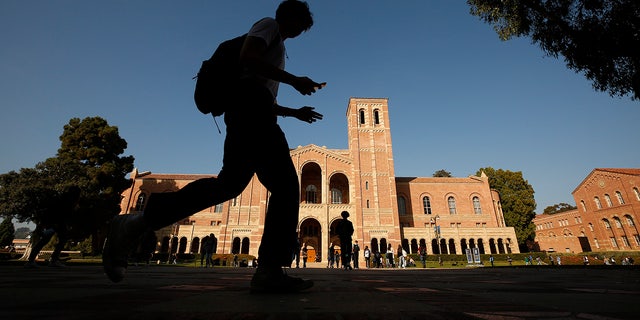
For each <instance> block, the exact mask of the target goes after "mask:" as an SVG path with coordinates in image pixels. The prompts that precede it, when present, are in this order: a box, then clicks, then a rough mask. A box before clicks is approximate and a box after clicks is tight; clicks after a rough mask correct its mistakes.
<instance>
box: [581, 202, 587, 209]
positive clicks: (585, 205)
mask: <svg viewBox="0 0 640 320" xmlns="http://www.w3.org/2000/svg"><path fill="white" fill-rule="evenodd" d="M580 206H582V212H587V204H586V203H584V200H580Z"/></svg>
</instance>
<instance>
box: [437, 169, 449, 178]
mask: <svg viewBox="0 0 640 320" xmlns="http://www.w3.org/2000/svg"><path fill="white" fill-rule="evenodd" d="M433 177H435V178H438V177H447V178H449V177H451V172H449V171H447V170H445V169H440V170H438V171H436V172H434V173H433Z"/></svg>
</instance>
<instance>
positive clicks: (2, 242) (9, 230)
mask: <svg viewBox="0 0 640 320" xmlns="http://www.w3.org/2000/svg"><path fill="white" fill-rule="evenodd" d="M11 220H12V219H11V217H6V218H4V220H2V223H0V248H4V247H6V246H8V245H11V244H12V243H13V239H15V233H16V229H15V227H14V226H13V222H12V221H11Z"/></svg>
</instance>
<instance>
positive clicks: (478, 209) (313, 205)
mask: <svg viewBox="0 0 640 320" xmlns="http://www.w3.org/2000/svg"><path fill="white" fill-rule="evenodd" d="M388 111H389V106H388V100H387V99H374V98H351V99H350V100H349V105H348V107H347V128H348V137H347V138H348V149H329V148H326V147H319V146H316V145H313V144H310V145H306V146H302V147H298V148H295V149H292V150H291V157H292V159H293V162H294V165H295V166H296V168H297V171H298V175H299V180H300V187H301V190H300V191H301V192H300V194H301V197H300V216H299V223H298V230H299V235H300V241H301V243H305V244H306V245H307V247H308V249H309V257H314V256H315V254H316V253H317V254H318V255H319V256H320V258H321V259H322V260H326V251H327V248H328V246H329V244H331V243H334V244H339V240H338V237H337V235H336V234H335V226H336V223H337V221H338V220H339V219H340V213H341V212H342V211H343V210H347V211H349V212H350V213H351V216H350V220H351V221H352V222H353V224H354V228H355V233H354V240H358V242H359V243H360V245H361V247H362V248H364V246H365V245H366V246H369V247H370V248H371V249H372V250H373V251H380V252H382V253H384V252H386V247H387V245H388V244H391V245H392V246H393V248H394V250H395V248H397V246H398V245H400V244H401V245H402V246H403V248H404V249H405V250H406V251H407V252H409V253H416V252H417V250H418V246H419V245H421V244H424V245H425V246H426V247H427V251H428V253H429V254H433V253H441V254H464V253H465V250H466V249H467V248H478V250H479V251H480V253H511V252H518V246H517V240H516V235H515V231H514V229H513V228H511V227H506V226H505V224H504V218H503V214H502V210H501V207H500V197H499V195H498V193H497V192H495V191H494V190H491V187H490V186H489V181H488V178H487V177H486V175H484V174H483V175H482V176H480V177H476V176H470V177H466V178H458V177H456V178H453V177H452V178H433V177H396V176H395V173H394V163H393V152H392V143H391V128H390V122H389V112H388ZM203 177H210V175H185V174H155V173H150V172H138V171H137V169H136V170H134V171H133V172H132V173H131V179H132V181H133V183H132V186H131V188H130V189H128V190H126V191H125V192H124V193H123V200H122V206H121V207H122V213H123V214H126V213H131V212H136V211H142V210H144V205H145V200H146V199H147V197H148V196H149V194H150V193H152V192H166V191H174V190H177V189H179V188H181V187H183V186H184V185H186V184H188V183H189V182H191V181H193V180H196V179H199V178H203ZM268 196H269V194H268V192H267V190H266V189H265V188H264V187H263V186H262V185H261V184H260V182H259V181H258V180H257V178H256V177H255V176H254V178H253V179H252V180H251V182H250V183H249V185H248V186H247V188H246V189H245V190H244V191H243V192H242V194H240V195H239V196H238V197H236V198H235V199H232V200H230V201H227V202H225V203H222V204H219V205H217V206H214V207H211V208H208V209H206V210H203V211H201V212H198V213H196V214H194V215H192V216H191V217H189V218H188V219H185V220H184V221H180V222H178V223H176V224H174V225H172V226H168V227H166V228H164V229H162V230H159V231H158V232H157V233H156V234H157V236H158V239H159V242H158V247H157V251H159V252H168V251H171V252H176V251H177V252H179V253H183V252H187V253H188V252H200V244H201V243H202V242H203V240H204V239H205V238H206V237H208V236H209V234H211V233H213V234H214V237H215V239H214V240H215V241H216V243H217V249H216V252H217V253H248V254H252V255H257V251H258V247H259V245H260V239H261V236H262V231H263V224H264V215H265V211H266V206H267V202H268Z"/></svg>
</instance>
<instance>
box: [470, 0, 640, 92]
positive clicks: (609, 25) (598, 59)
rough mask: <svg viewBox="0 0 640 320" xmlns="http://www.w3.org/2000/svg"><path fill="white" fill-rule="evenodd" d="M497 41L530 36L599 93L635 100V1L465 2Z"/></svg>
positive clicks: (639, 15) (638, 31) (638, 7)
mask: <svg viewBox="0 0 640 320" xmlns="http://www.w3.org/2000/svg"><path fill="white" fill-rule="evenodd" d="M467 3H468V4H469V6H470V8H471V14H472V15H475V16H478V17H480V19H481V20H483V21H484V22H487V23H489V24H491V25H493V28H494V29H495V30H496V32H497V33H498V36H499V37H500V39H502V40H509V39H511V38H512V37H530V38H531V40H532V42H533V43H534V44H537V45H538V46H539V47H540V48H541V49H542V50H543V51H544V52H545V53H546V54H547V55H549V56H552V57H555V58H557V57H558V56H562V57H564V60H565V62H566V64H567V67H568V68H569V69H572V70H574V71H576V72H579V73H584V75H585V77H586V78H587V79H589V80H590V81H592V83H593V87H594V88H595V89H596V90H598V91H606V92H608V93H609V95H611V96H620V97H622V96H627V95H631V98H632V99H633V100H637V99H640V1H638V0H562V1H559V0H535V1H531V0H467Z"/></svg>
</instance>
